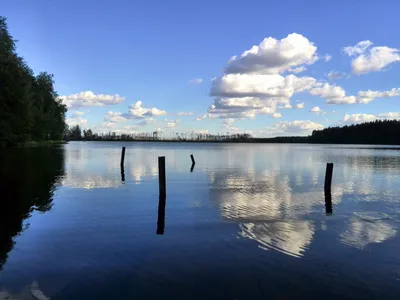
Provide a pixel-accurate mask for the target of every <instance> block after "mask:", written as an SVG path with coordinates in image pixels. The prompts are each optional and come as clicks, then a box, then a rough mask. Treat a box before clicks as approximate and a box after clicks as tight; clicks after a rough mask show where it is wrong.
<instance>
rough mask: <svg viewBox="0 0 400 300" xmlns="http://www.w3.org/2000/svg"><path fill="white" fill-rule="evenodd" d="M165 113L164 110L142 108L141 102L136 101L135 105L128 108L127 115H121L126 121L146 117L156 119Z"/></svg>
mask: <svg viewBox="0 0 400 300" xmlns="http://www.w3.org/2000/svg"><path fill="white" fill-rule="evenodd" d="M166 114H167V112H166V111H165V110H159V109H157V108H155V107H153V108H144V107H142V101H137V102H136V103H135V104H132V105H131V106H129V113H128V114H124V115H122V116H123V117H125V118H128V119H142V118H147V117H158V116H164V115H166Z"/></svg>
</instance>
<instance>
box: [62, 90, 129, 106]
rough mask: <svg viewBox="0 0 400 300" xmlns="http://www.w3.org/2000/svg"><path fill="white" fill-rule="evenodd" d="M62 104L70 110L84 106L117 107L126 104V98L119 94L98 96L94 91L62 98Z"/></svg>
mask: <svg viewBox="0 0 400 300" xmlns="http://www.w3.org/2000/svg"><path fill="white" fill-rule="evenodd" d="M60 99H61V100H62V103H63V104H65V105H66V106H67V107H68V108H70V107H82V106H105V105H115V104H119V103H122V102H124V100H125V97H121V96H120V95H118V94H115V95H104V94H98V95H96V94H95V93H93V92H92V91H86V92H81V93H78V94H72V95H69V96H61V97H60Z"/></svg>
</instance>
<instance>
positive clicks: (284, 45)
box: [225, 33, 318, 74]
mask: <svg viewBox="0 0 400 300" xmlns="http://www.w3.org/2000/svg"><path fill="white" fill-rule="evenodd" d="M317 59H318V56H317V47H316V46H315V45H314V44H313V43H312V42H310V41H309V40H308V39H307V38H306V37H304V36H302V35H301V34H297V33H292V34H289V35H288V36H287V37H286V38H283V39H282V40H277V39H275V38H273V37H268V38H265V39H264V40H263V41H262V42H261V43H260V44H259V45H258V46H253V47H252V48H251V49H249V50H247V51H245V52H243V53H242V54H241V55H240V56H233V57H232V58H231V59H230V61H229V62H228V65H227V67H226V69H225V73H228V74H230V73H233V74H236V73H241V74H246V73H247V74H248V73H257V74H278V73H282V72H284V71H286V70H288V69H290V68H292V67H295V66H299V65H303V64H312V63H314V62H315V61H316V60H317Z"/></svg>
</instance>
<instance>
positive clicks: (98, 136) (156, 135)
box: [66, 125, 252, 142]
mask: <svg viewBox="0 0 400 300" xmlns="http://www.w3.org/2000/svg"><path fill="white" fill-rule="evenodd" d="M66 132H67V133H66V138H67V139H68V140H70V141H200V142H207V141H209V142H212V141H230V142H244V141H248V140H250V139H252V136H251V135H250V134H248V133H235V134H230V133H219V134H209V133H196V132H174V133H172V132H170V133H169V134H163V133H161V132H158V131H154V132H140V133H132V134H125V133H122V134H118V133H116V132H108V133H94V132H93V131H92V130H91V129H84V130H82V129H81V128H80V126H79V125H75V126H72V127H70V128H68V129H67V131H66Z"/></svg>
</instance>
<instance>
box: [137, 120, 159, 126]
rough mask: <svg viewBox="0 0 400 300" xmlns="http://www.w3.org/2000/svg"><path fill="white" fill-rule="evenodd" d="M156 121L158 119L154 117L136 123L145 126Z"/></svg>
mask: <svg viewBox="0 0 400 300" xmlns="http://www.w3.org/2000/svg"><path fill="white" fill-rule="evenodd" d="M155 121H156V119H154V118H146V119H144V120H142V121H140V122H139V123H137V124H136V125H139V126H145V125H148V124H152V123H155Z"/></svg>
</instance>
